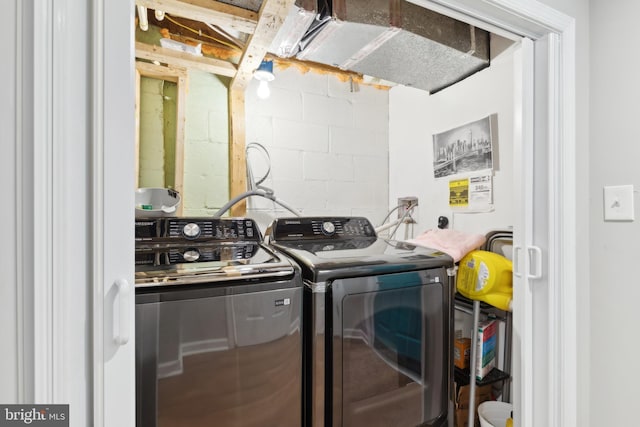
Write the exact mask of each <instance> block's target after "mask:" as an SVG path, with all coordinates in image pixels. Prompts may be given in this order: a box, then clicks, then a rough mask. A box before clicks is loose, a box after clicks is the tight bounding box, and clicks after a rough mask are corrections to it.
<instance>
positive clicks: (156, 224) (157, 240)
mask: <svg viewBox="0 0 640 427" xmlns="http://www.w3.org/2000/svg"><path fill="white" fill-rule="evenodd" d="M301 317H302V279H301V276H300V269H299V268H298V266H297V265H295V264H294V263H292V262H291V261H289V260H288V259H287V258H286V257H284V256H282V255H280V254H278V253H276V252H275V251H274V250H273V249H272V248H268V247H266V246H265V245H264V244H262V235H261V233H260V231H259V230H258V228H257V227H256V224H255V223H254V222H253V221H252V220H250V219H245V218H233V219H219V218H218V219H212V218H137V219H136V399H137V402H136V403H137V424H136V425H137V427H190V426H193V427H199V426H205V425H206V426H214V427H215V426H219V427H300V424H301V419H302V318H301Z"/></svg>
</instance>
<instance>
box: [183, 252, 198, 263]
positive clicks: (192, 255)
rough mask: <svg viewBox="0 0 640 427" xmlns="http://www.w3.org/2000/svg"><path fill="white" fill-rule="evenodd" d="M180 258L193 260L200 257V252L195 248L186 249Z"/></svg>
mask: <svg viewBox="0 0 640 427" xmlns="http://www.w3.org/2000/svg"><path fill="white" fill-rule="evenodd" d="M182 258H184V260H185V261H189V262H194V261H197V260H198V259H200V252H198V250H197V249H187V250H186V251H184V253H183V254H182Z"/></svg>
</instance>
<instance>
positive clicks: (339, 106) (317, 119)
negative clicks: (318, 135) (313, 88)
mask: <svg viewBox="0 0 640 427" xmlns="http://www.w3.org/2000/svg"><path fill="white" fill-rule="evenodd" d="M302 99H303V111H304V112H303V119H304V121H305V122H306V123H319V124H326V125H332V126H346V127H349V126H352V125H353V109H352V106H351V104H350V103H349V101H348V100H346V99H341V98H329V97H326V96H319V95H315V94H311V93H304V94H303V96H302Z"/></svg>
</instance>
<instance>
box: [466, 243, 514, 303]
mask: <svg viewBox="0 0 640 427" xmlns="http://www.w3.org/2000/svg"><path fill="white" fill-rule="evenodd" d="M512 272H513V264H512V262H511V261H509V260H508V259H507V258H505V257H504V256H502V255H500V254H496V253H494V252H487V251H472V252H469V253H468V254H467V255H465V256H464V258H462V260H460V264H459V266H458V277H457V279H456V288H457V289H458V292H460V293H461V294H462V295H464V296H465V297H467V298H469V299H472V300H475V301H483V302H486V303H487V304H491V305H492V306H494V307H497V308H499V309H500V310H506V311H511V300H512V298H513V277H512Z"/></svg>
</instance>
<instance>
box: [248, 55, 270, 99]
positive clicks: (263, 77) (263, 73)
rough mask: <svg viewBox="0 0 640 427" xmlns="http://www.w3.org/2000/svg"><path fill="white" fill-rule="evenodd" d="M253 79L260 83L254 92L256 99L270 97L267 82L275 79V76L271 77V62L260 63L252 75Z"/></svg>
mask: <svg viewBox="0 0 640 427" xmlns="http://www.w3.org/2000/svg"><path fill="white" fill-rule="evenodd" d="M253 77H254V78H255V79H256V80H258V81H259V82H260V83H259V84H258V90H257V92H256V94H257V95H258V98H260V99H267V98H268V97H269V95H271V89H269V82H271V81H273V80H274V79H275V78H276V76H274V75H273V61H269V60H264V61H262V62H261V63H260V66H259V67H258V69H257V70H256V71H255V72H254V73H253Z"/></svg>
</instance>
